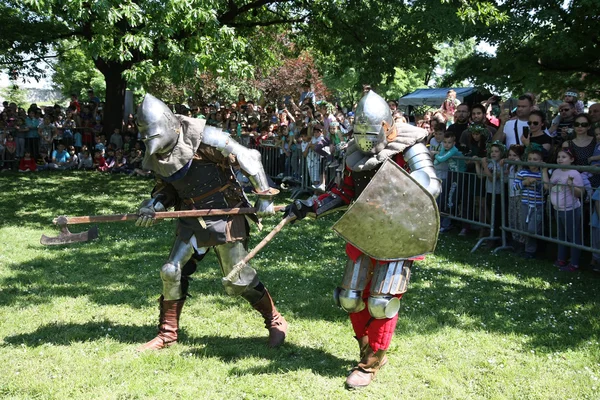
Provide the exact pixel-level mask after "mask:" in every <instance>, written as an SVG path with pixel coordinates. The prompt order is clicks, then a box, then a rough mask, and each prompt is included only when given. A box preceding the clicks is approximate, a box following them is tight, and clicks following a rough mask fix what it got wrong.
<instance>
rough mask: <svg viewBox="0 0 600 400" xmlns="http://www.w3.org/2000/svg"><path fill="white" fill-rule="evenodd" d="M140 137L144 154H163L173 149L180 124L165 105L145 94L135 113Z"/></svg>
mask: <svg viewBox="0 0 600 400" xmlns="http://www.w3.org/2000/svg"><path fill="white" fill-rule="evenodd" d="M137 121H138V127H139V130H140V136H141V139H142V141H143V142H144V144H145V145H146V154H148V155H152V154H165V153H168V152H169V151H171V150H172V149H173V147H175V144H177V140H178V138H179V132H180V130H181V123H180V122H179V119H177V117H176V116H175V114H173V112H172V111H171V110H170V109H169V107H167V105H166V104H165V103H163V102H162V101H160V100H159V99H157V98H156V97H154V96H152V95H151V94H146V95H145V96H144V100H142V104H140V106H139V108H138V112H137Z"/></svg>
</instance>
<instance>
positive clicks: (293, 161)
mask: <svg viewBox="0 0 600 400" xmlns="http://www.w3.org/2000/svg"><path fill="white" fill-rule="evenodd" d="M253 148H254V149H256V150H258V151H259V152H260V154H261V156H262V163H263V166H264V168H265V172H266V173H267V175H269V176H270V177H271V179H273V180H275V181H276V182H282V183H283V184H284V185H286V187H288V188H289V189H291V191H292V195H291V197H292V198H298V197H300V196H301V195H302V194H306V193H315V192H317V193H318V192H320V191H324V189H325V188H327V187H328V186H329V185H330V183H331V182H332V181H333V180H334V179H335V178H336V175H338V174H340V175H341V172H340V171H338V170H337V169H336V168H330V167H329V166H328V165H327V159H326V157H323V156H319V155H317V154H316V153H315V154H309V155H308V156H307V157H305V156H303V155H302V152H301V151H300V149H296V150H295V151H291V154H290V155H289V156H286V155H285V153H284V152H283V150H282V149H281V148H279V147H275V146H268V145H267V146H264V145H259V146H254V147H253ZM316 182H318V185H316V184H315V183H316Z"/></svg>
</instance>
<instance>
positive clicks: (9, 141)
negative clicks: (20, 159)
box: [3, 132, 17, 170]
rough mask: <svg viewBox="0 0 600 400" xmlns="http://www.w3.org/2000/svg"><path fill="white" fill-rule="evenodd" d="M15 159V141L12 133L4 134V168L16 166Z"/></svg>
mask: <svg viewBox="0 0 600 400" xmlns="http://www.w3.org/2000/svg"><path fill="white" fill-rule="evenodd" d="M16 159H17V142H16V141H15V139H14V137H13V134H12V133H10V132H9V133H7V134H6V142H4V169H3V170H9V169H14V168H15V167H16V165H14V164H15V160H16Z"/></svg>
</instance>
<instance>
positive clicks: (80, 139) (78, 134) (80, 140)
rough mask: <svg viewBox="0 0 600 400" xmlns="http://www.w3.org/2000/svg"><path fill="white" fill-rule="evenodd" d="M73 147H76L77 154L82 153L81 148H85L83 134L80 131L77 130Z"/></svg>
mask: <svg viewBox="0 0 600 400" xmlns="http://www.w3.org/2000/svg"><path fill="white" fill-rule="evenodd" d="M73 146H74V147H75V150H76V151H77V153H79V152H81V148H82V147H83V135H82V134H81V132H79V130H77V131H76V132H75V134H74V135H73Z"/></svg>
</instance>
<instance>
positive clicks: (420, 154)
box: [286, 90, 441, 389]
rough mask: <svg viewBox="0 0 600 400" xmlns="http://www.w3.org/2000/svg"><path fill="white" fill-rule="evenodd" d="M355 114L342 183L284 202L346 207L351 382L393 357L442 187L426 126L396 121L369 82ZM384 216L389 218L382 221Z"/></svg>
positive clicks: (362, 380) (305, 209) (430, 245)
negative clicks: (354, 346) (354, 349)
mask: <svg viewBox="0 0 600 400" xmlns="http://www.w3.org/2000/svg"><path fill="white" fill-rule="evenodd" d="M355 117H356V118H355V123H354V137H353V139H352V140H350V141H349V142H348V147H347V149H346V165H345V167H346V169H345V172H344V179H343V181H342V182H341V183H340V185H336V186H334V187H333V188H332V189H331V190H330V191H329V192H327V193H325V194H323V195H321V196H320V197H319V198H318V199H317V200H315V201H312V200H309V201H300V200H297V201H296V202H294V203H293V204H291V205H289V206H288V207H287V208H286V216H287V215H289V214H294V215H295V216H296V217H297V218H298V219H302V218H305V217H306V216H307V215H311V216H314V217H315V218H319V217H321V216H323V215H326V214H329V213H331V212H333V211H339V210H346V209H347V211H346V212H345V213H344V215H343V216H342V218H341V219H340V220H339V221H338V222H337V223H336V225H335V226H334V229H335V230H336V231H337V232H338V233H339V234H340V235H341V236H342V237H343V238H344V240H346V242H347V243H346V254H347V256H348V261H347V262H346V267H345V269H344V276H343V278H342V283H341V285H340V287H338V288H337V289H336V290H335V292H334V298H335V301H336V303H337V304H338V305H339V306H340V307H341V308H342V309H343V310H344V311H346V312H347V313H349V315H350V321H351V323H352V327H353V329H354V333H355V338H356V340H357V341H358V345H359V362H358V364H357V365H356V366H355V367H354V368H353V369H352V372H351V373H350V374H349V375H348V378H347V379H346V386H347V387H348V388H350V389H351V388H361V387H365V386H367V385H369V384H370V383H371V381H372V380H373V378H374V377H375V374H376V373H377V371H378V370H379V369H380V368H381V367H382V366H384V365H385V364H386V363H387V361H388V359H387V356H386V352H387V349H388V348H389V346H390V343H391V341H392V336H393V335H394V329H395V328H396V322H397V321H398V310H399V309H400V299H401V298H402V295H403V294H404V293H405V292H406V290H407V285H408V281H409V279H410V269H411V266H412V264H413V261H414V260H418V259H422V258H423V257H422V255H423V254H425V253H428V252H431V251H433V249H434V248H435V243H436V241H437V235H438V231H439V225H440V222H439V212H438V210H437V207H436V205H435V197H436V196H437V195H438V194H439V193H440V190H441V182H440V180H439V179H437V177H436V173H435V169H434V167H433V161H432V160H431V156H430V154H429V151H428V150H427V147H425V145H423V144H422V143H420V142H421V141H422V140H423V139H424V138H426V137H427V131H426V130H424V129H421V128H416V127H413V126H411V125H408V124H401V125H400V124H399V125H395V124H394V121H393V119H392V114H391V112H390V108H389V106H388V104H387V103H386V101H385V100H384V99H383V98H382V97H381V96H379V95H378V94H377V93H375V92H373V91H372V90H370V91H367V92H366V94H365V95H364V96H363V97H362V99H361V100H360V101H359V103H358V106H357V109H356V115H355ZM405 170H410V175H409V174H408V173H407V172H406V171H405ZM417 182H418V183H417ZM361 195H362V196H361ZM370 202H374V203H372V204H369V203H370ZM351 203H352V204H351ZM348 206H350V207H349V208H348ZM381 216H382V218H383V219H384V220H385V221H384V222H381V223H379V218H380V217H381ZM415 216H417V217H415Z"/></svg>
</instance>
